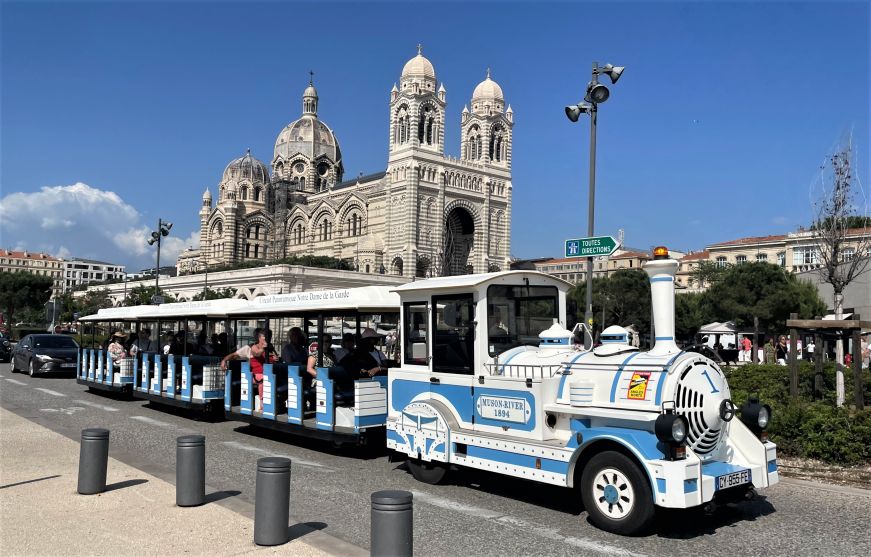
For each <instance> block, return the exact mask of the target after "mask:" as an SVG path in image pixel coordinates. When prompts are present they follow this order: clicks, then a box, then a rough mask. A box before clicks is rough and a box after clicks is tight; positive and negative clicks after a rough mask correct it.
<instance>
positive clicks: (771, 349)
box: [762, 337, 777, 364]
mask: <svg viewBox="0 0 871 557" xmlns="http://www.w3.org/2000/svg"><path fill="white" fill-rule="evenodd" d="M776 350H777V343H776V342H774V337H771V338H770V339H768V342H767V343H765V346H764V347H763V348H762V351H763V353H764V354H765V363H766V364H776V363H777V358H776V357H775V354H776Z"/></svg>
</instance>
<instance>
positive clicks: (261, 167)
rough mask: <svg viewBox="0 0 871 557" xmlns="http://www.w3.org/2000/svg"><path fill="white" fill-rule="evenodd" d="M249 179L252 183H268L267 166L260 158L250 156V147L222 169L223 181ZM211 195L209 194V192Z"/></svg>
mask: <svg viewBox="0 0 871 557" xmlns="http://www.w3.org/2000/svg"><path fill="white" fill-rule="evenodd" d="M230 180H233V181H236V182H242V181H246V180H247V181H249V182H251V183H252V184H255V183H256V184H268V183H269V168H268V167H267V166H266V165H265V164H263V162H261V161H260V160H258V159H256V158H254V157H252V156H251V149H248V152H247V153H246V154H245V156H244V157H239V158H238V159H236V160H234V161H232V162H231V163H230V164H228V165H227V168H225V169H224V177H223V179H222V181H223V182H227V181H230ZM209 195H211V194H209Z"/></svg>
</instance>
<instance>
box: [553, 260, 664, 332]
mask: <svg viewBox="0 0 871 557" xmlns="http://www.w3.org/2000/svg"><path fill="white" fill-rule="evenodd" d="M586 292H587V285H586V283H584V282H582V283H578V284H577V285H575V286H574V287H573V288H572V289H571V290H570V291H569V294H568V298H569V301H570V302H571V303H570V304H569V307H570V308H572V310H573V312H574V315H575V317H576V319H577V321H583V320H584V304H585V303H586ZM603 308H604V310H605V320H604V323H602V309H603ZM593 324H594V326H595V328H596V329H598V330H600V331H601V330H602V329H603V328H605V327H609V326H611V325H623V326H626V325H635V328H636V329H637V330H638V331H642V332H643V331H647V330H649V329H650V281H649V280H648V278H647V274H646V273H645V272H644V271H642V270H640V269H620V270H618V271H615V272H614V273H612V274H611V275H609V276H608V277H607V278H594V279H593Z"/></svg>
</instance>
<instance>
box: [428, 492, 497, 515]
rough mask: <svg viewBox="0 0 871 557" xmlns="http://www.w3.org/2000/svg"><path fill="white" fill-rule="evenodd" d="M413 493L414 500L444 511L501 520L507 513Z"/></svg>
mask: <svg viewBox="0 0 871 557" xmlns="http://www.w3.org/2000/svg"><path fill="white" fill-rule="evenodd" d="M412 493H413V494H414V499H415V500H416V501H422V502H424V503H429V504H430V505H432V506H434V507H440V508H442V509H448V510H450V511H457V512H460V513H463V514H467V515H470V516H477V517H479V518H499V517H500V516H504V515H505V513H500V512H498V511H491V510H489V509H483V508H481V507H474V506H472V505H464V504H462V503H457V502H456V501H451V500H450V499H444V498H442V497H438V496H436V495H430V494H429V493H423V492H422V491H412Z"/></svg>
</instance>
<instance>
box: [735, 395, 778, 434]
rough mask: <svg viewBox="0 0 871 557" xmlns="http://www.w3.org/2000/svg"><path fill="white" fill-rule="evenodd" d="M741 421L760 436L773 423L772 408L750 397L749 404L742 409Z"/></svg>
mask: <svg viewBox="0 0 871 557" xmlns="http://www.w3.org/2000/svg"><path fill="white" fill-rule="evenodd" d="M741 421H742V422H744V425H746V426H747V427H749V428H750V429H751V430H753V432H755V433H756V434H757V435H759V434H761V433H763V430H764V429H765V428H766V427H768V424H769V423H770V422H771V407H770V406H768V405H767V404H760V403H759V399H758V398H756V397H750V398H748V399H747V404H745V405H744V406H742V407H741Z"/></svg>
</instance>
